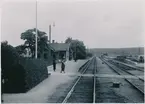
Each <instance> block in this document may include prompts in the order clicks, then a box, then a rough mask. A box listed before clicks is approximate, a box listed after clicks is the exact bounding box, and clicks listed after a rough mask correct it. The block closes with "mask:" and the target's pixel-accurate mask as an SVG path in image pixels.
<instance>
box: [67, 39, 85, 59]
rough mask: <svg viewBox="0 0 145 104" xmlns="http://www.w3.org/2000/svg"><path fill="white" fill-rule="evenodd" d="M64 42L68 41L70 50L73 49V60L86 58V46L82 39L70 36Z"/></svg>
mask: <svg viewBox="0 0 145 104" xmlns="http://www.w3.org/2000/svg"><path fill="white" fill-rule="evenodd" d="M65 43H70V50H71V51H73V56H74V57H73V58H74V59H75V60H77V59H84V58H86V47H85V45H84V43H83V41H80V40H77V39H76V40H73V39H72V38H71V37H68V38H67V39H66V40H65Z"/></svg>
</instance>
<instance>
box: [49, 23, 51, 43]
mask: <svg viewBox="0 0 145 104" xmlns="http://www.w3.org/2000/svg"><path fill="white" fill-rule="evenodd" d="M49 43H51V25H49Z"/></svg>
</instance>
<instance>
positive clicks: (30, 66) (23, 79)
mask: <svg viewBox="0 0 145 104" xmlns="http://www.w3.org/2000/svg"><path fill="white" fill-rule="evenodd" d="M1 67H2V79H5V83H4V84H2V93H23V92H26V91H28V90H30V89H31V88H33V87H34V86H36V85H37V84H39V83H40V82H41V81H43V80H44V79H45V78H47V77H48V72H47V64H46V62H45V61H44V60H41V59H29V58H22V57H21V58H20V57H19V54H18V52H17V51H16V49H15V48H14V47H12V46H11V45H8V44H5V43H2V44H1Z"/></svg>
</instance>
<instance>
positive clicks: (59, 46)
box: [49, 43, 69, 51]
mask: <svg viewBox="0 0 145 104" xmlns="http://www.w3.org/2000/svg"><path fill="white" fill-rule="evenodd" d="M49 46H50V47H51V49H52V50H54V51H66V50H68V48H69V44H68V43H50V44H49Z"/></svg>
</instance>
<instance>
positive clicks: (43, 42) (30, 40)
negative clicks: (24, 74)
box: [21, 28, 48, 57]
mask: <svg viewBox="0 0 145 104" xmlns="http://www.w3.org/2000/svg"><path fill="white" fill-rule="evenodd" d="M37 32H38V37H37V42H38V53H43V51H44V49H45V47H46V46H47V42H48V39H47V38H48V37H47V36H46V33H45V32H42V31H39V30H37ZM35 35H36V28H34V29H29V30H26V31H25V32H24V33H22V34H21V39H23V40H25V43H24V45H25V46H26V47H27V48H29V49H30V51H31V53H32V57H34V55H35Z"/></svg>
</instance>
